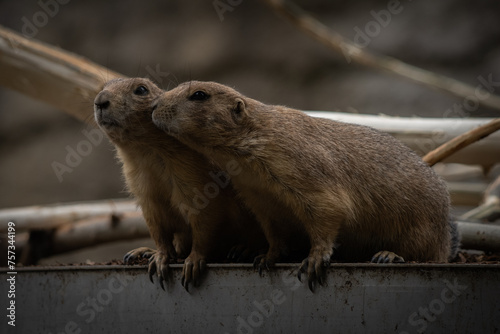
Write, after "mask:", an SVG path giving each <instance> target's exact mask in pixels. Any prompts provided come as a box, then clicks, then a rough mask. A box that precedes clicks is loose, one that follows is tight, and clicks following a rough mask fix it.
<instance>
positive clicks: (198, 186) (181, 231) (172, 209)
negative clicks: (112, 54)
mask: <svg viewBox="0 0 500 334" xmlns="http://www.w3.org/2000/svg"><path fill="white" fill-rule="evenodd" d="M162 93H163V91H162V90H161V89H160V88H158V87H157V86H156V85H155V84H154V83H152V82H151V81H150V80H148V79H143V78H133V79H117V80H112V81H110V82H108V83H107V84H106V85H105V86H104V88H103V90H102V91H101V92H100V93H99V94H98V95H97V97H96V98H95V101H94V103H95V118H96V121H97V123H98V124H99V126H100V127H101V129H102V130H103V131H104V132H105V133H106V134H107V135H108V137H109V138H110V139H111V141H112V142H113V143H114V144H115V146H116V149H117V156H118V158H119V159H120V161H121V162H122V164H123V174H124V176H125V179H126V183H127V186H128V189H129V190H130V192H131V193H132V194H134V195H135V197H136V198H137V200H138V203H139V205H140V206H141V207H142V211H143V213H144V217H145V220H146V222H147V224H148V227H149V231H150V233H151V237H152V238H153V240H154V241H155V243H156V246H157V251H153V250H150V249H147V248H144V247H143V248H139V249H136V250H132V251H131V252H129V253H128V254H127V255H126V256H125V260H126V261H128V260H129V259H131V258H134V257H137V256H145V257H151V258H150V267H149V274H150V277H152V275H154V274H155V273H157V275H158V278H159V281H160V284H161V286H162V287H163V281H164V280H166V279H167V273H168V264H169V263H170V262H171V261H173V260H175V259H176V258H177V256H178V255H179V256H186V255H188V256H187V258H186V260H185V262H184V267H183V279H182V284H183V285H184V287H185V288H186V289H187V288H188V285H189V283H190V282H192V281H193V283H195V284H196V283H197V281H198V280H199V278H200V275H201V273H202V271H203V269H204V268H205V264H206V261H207V260H210V259H213V258H219V257H221V256H222V255H224V256H225V255H226V254H227V252H228V251H229V249H230V247H231V246H233V245H234V244H235V243H238V242H240V243H241V242H243V241H242V240H241V239H242V238H243V236H244V237H248V235H249V234H248V233H247V234H245V233H242V231H241V230H240V227H242V226H254V225H255V223H253V224H249V223H248V220H252V219H253V218H252V217H253V216H252V215H251V214H250V213H249V211H248V210H247V209H245V208H244V207H243V206H242V205H241V203H239V202H238V201H237V200H236V199H235V194H234V190H233V189H232V187H231V185H230V184H229V179H228V178H227V177H226V175H225V174H224V173H222V172H221V171H220V170H219V169H218V168H217V167H216V166H215V165H214V164H212V163H210V162H209V161H208V160H207V159H205V158H204V157H203V155H201V154H200V153H198V152H195V151H193V150H191V149H189V148H188V147H187V146H186V145H184V144H182V143H181V142H179V141H178V140H177V139H175V138H173V137H170V136H165V134H164V133H163V132H162V131H160V130H159V129H158V128H157V127H155V126H154V124H153V122H152V120H151V113H152V109H151V102H152V101H153V100H154V99H155V98H156V97H158V96H159V95H161V94H162ZM214 185H215V186H214ZM207 192H208V194H207ZM204 195H205V196H204ZM256 234H258V232H256ZM235 236H242V237H240V238H239V239H238V238H237V237H235ZM254 241H255V240H254Z"/></svg>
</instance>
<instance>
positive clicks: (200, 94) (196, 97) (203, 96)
mask: <svg viewBox="0 0 500 334" xmlns="http://www.w3.org/2000/svg"><path fill="white" fill-rule="evenodd" d="M209 97H210V95H208V94H207V93H205V92H204V91H201V90H198V91H196V92H194V93H193V95H191V96H190V97H189V100H191V101H205V100H208V98H209Z"/></svg>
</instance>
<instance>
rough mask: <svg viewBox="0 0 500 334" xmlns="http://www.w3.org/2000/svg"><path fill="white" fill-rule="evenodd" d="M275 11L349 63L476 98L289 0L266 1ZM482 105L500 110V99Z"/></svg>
mask: <svg viewBox="0 0 500 334" xmlns="http://www.w3.org/2000/svg"><path fill="white" fill-rule="evenodd" d="M264 2H266V3H267V4H268V5H269V6H271V7H272V8H273V9H274V10H275V11H276V12H278V13H279V14H281V15H282V16H284V17H286V18H287V19H288V20H290V21H291V22H292V23H293V24H294V25H295V26H296V27H297V28H299V29H301V30H303V31H305V32H306V33H307V34H309V35H310V36H312V37H313V38H314V39H316V40H318V41H319V42H321V43H322V44H324V45H326V46H327V47H329V48H330V49H332V50H333V51H335V52H337V53H340V54H343V55H344V56H345V57H346V59H347V61H348V63H350V62H351V60H352V61H354V62H356V63H358V64H361V65H364V66H367V67H370V68H374V69H380V70H385V71H387V72H390V73H393V74H396V75H398V76H401V77H404V78H406V79H409V80H411V81H413V82H416V83H419V84H422V85H424V86H428V87H431V88H434V89H438V90H441V91H444V92H447V93H450V94H452V95H454V96H457V97H460V98H465V97H472V96H475V95H476V89H475V87H472V86H470V85H467V84H465V83H463V82H460V81H458V80H455V79H452V78H448V77H446V76H444V75H439V74H436V73H433V72H430V71H427V70H424V69H421V68H418V67H416V66H412V65H409V64H406V63H404V62H402V61H400V60H398V59H395V58H392V57H388V56H385V55H381V54H377V53H375V52H370V51H368V50H366V49H363V48H360V47H358V46H357V45H356V44H354V43H352V42H350V41H348V40H346V39H345V38H343V37H342V36H341V35H340V34H338V33H336V32H334V31H332V30H331V29H330V28H328V27H327V26H325V25H324V24H322V23H321V22H319V21H318V20H316V19H315V18H314V17H312V16H311V15H309V14H308V13H306V12H305V11H304V10H302V9H301V8H300V7H298V6H296V5H295V4H293V3H291V2H289V1H287V0H264ZM478 100H479V103H480V104H481V105H482V106H484V107H488V108H492V109H495V110H500V97H499V96H497V95H493V94H490V95H488V96H487V97H485V98H484V99H478Z"/></svg>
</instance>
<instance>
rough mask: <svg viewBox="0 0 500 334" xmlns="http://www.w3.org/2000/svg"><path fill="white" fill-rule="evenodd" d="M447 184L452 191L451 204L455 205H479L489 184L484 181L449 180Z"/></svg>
mask: <svg viewBox="0 0 500 334" xmlns="http://www.w3.org/2000/svg"><path fill="white" fill-rule="evenodd" d="M447 186H448V191H449V192H450V197H451V204H452V205H454V206H458V205H467V206H475V205H479V204H480V203H481V201H482V199H483V194H484V191H485V190H486V187H487V185H486V184H483V183H471V182H448V183H447Z"/></svg>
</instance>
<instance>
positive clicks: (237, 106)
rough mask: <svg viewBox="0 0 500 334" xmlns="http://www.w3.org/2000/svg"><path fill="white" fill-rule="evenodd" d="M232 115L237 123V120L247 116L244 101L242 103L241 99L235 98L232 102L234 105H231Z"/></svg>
mask: <svg viewBox="0 0 500 334" xmlns="http://www.w3.org/2000/svg"><path fill="white" fill-rule="evenodd" d="M232 111H233V115H234V117H235V119H236V120H237V121H238V120H241V119H242V118H243V117H245V115H246V114H247V106H246V104H245V101H243V99H241V98H239V97H238V98H236V99H235V100H234V105H233V110H232Z"/></svg>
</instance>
